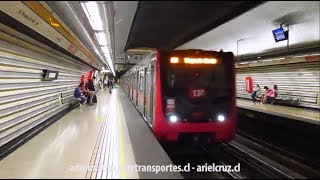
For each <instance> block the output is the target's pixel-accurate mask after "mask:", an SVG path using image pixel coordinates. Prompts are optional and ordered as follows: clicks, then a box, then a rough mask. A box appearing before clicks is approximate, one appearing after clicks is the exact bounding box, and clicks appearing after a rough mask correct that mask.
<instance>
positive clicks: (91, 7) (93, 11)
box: [81, 2, 103, 31]
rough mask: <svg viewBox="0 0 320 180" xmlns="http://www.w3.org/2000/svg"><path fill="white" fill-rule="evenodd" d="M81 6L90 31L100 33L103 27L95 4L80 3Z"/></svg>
mask: <svg viewBox="0 0 320 180" xmlns="http://www.w3.org/2000/svg"><path fill="white" fill-rule="evenodd" d="M81 5H82V8H83V9H84V12H85V13H86V15H87V17H88V19H89V22H90V24H91V27H92V29H93V30H95V31H102V30H103V25H102V21H101V18H100V13H99V9H98V5H97V3H96V2H85V3H81Z"/></svg>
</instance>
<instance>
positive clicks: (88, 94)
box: [80, 84, 90, 99]
mask: <svg viewBox="0 0 320 180" xmlns="http://www.w3.org/2000/svg"><path fill="white" fill-rule="evenodd" d="M80 91H81V92H82V94H83V95H84V96H85V97H86V98H87V99H89V98H90V93H89V92H90V91H89V89H88V88H87V87H86V86H85V85H84V84H83V86H81V87H80Z"/></svg>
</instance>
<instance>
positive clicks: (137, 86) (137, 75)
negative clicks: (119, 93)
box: [135, 70, 139, 107]
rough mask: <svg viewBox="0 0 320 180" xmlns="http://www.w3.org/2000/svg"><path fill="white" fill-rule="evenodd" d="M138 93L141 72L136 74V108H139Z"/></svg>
mask: <svg viewBox="0 0 320 180" xmlns="http://www.w3.org/2000/svg"><path fill="white" fill-rule="evenodd" d="M138 91H139V70H138V71H137V72H136V92H135V93H136V94H135V97H136V106H137V107H138V97H139V96H138Z"/></svg>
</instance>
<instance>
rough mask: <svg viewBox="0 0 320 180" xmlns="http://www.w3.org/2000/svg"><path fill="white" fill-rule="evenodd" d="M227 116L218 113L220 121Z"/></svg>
mask: <svg viewBox="0 0 320 180" xmlns="http://www.w3.org/2000/svg"><path fill="white" fill-rule="evenodd" d="M225 119H226V118H225V117H224V115H222V114H219V115H218V121H220V122H223V121H224V120H225Z"/></svg>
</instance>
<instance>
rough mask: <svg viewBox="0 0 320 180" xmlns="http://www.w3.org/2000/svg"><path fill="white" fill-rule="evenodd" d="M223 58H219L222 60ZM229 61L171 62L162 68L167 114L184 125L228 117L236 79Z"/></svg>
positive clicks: (165, 111) (165, 110)
mask: <svg viewBox="0 0 320 180" xmlns="http://www.w3.org/2000/svg"><path fill="white" fill-rule="evenodd" d="M221 60H222V59H219V61H221ZM230 62H231V60H230V61H229V62H227V61H226V62H220V63H217V64H192V63H190V64H187V63H170V61H168V62H167V64H166V67H165V68H162V78H164V79H163V81H162V89H163V101H164V103H163V105H164V107H163V108H164V113H165V115H166V116H167V118H170V116H172V115H175V116H177V117H178V119H179V120H181V121H182V122H183V121H185V122H208V121H215V120H217V118H218V116H219V115H223V116H224V117H225V116H228V115H229V114H230V112H231V108H232V98H233V80H234V78H233V77H232V76H233V74H232V72H233V71H232V68H233V67H234V65H233V64H232V63H230Z"/></svg>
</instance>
